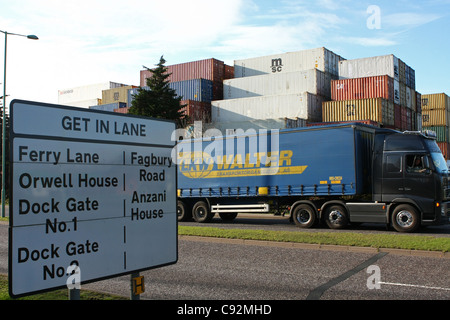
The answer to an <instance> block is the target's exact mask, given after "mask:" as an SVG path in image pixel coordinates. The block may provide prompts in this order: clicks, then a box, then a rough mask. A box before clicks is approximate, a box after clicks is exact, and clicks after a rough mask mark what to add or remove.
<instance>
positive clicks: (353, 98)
mask: <svg viewBox="0 0 450 320" xmlns="http://www.w3.org/2000/svg"><path fill="white" fill-rule="evenodd" d="M339 77H340V80H333V81H331V99H332V100H333V101H331V102H326V103H324V106H323V108H324V110H326V112H325V111H324V118H323V121H328V122H332V121H348V120H372V121H377V122H379V123H380V124H381V125H383V126H385V127H391V128H396V129H399V130H417V129H420V127H421V121H420V120H421V117H420V114H421V107H420V105H421V104H420V93H417V92H416V91H415V86H416V85H415V71H414V69H412V68H411V67H409V66H408V65H406V64H405V63H404V62H403V61H402V60H400V59H398V58H397V57H395V56H394V55H392V54H391V55H386V56H377V57H370V58H363V59H355V60H344V61H340V62H339ZM380 99H382V100H380ZM335 101H338V102H335ZM343 104H346V110H347V112H344V111H343V109H342V108H343ZM380 108H382V109H380ZM334 111H335V112H334Z"/></svg>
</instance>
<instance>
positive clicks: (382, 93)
mask: <svg viewBox="0 0 450 320" xmlns="http://www.w3.org/2000/svg"><path fill="white" fill-rule="evenodd" d="M369 98H384V99H387V100H389V101H394V79H393V78H391V77H389V76H388V75H384V76H373V77H364V78H352V79H342V80H332V81H331V99H332V100H337V101H342V100H353V99H369Z"/></svg>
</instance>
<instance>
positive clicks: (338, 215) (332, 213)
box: [324, 204, 348, 229]
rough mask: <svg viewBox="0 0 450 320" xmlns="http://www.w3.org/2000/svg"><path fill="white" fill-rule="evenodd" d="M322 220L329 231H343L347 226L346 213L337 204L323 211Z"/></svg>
mask: <svg viewBox="0 0 450 320" xmlns="http://www.w3.org/2000/svg"><path fill="white" fill-rule="evenodd" d="M324 219H325V223H326V224H327V226H328V227H329V228H330V229H343V228H344V227H346V226H347V224H348V218H347V211H346V210H345V208H344V207H343V206H341V205H338V204H335V205H332V206H329V207H328V208H327V209H326V210H325V216H324Z"/></svg>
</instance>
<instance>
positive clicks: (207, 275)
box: [0, 219, 450, 301]
mask: <svg viewBox="0 0 450 320" xmlns="http://www.w3.org/2000/svg"><path fill="white" fill-rule="evenodd" d="M279 220H280V221H278V223H280V222H281V220H282V219H279ZM241 222H242V221H239V220H237V221H236V222H235V224H234V225H239V224H240V223H241ZM214 224H217V225H218V224H219V222H213V225H214ZM266 224H269V225H272V223H271V222H267V221H266ZM280 224H282V225H283V223H280ZM244 225H245V224H244ZM247 225H248V224H247ZM253 226H256V225H253ZM265 227H266V226H265V225H264V224H262V225H259V228H265ZM272 227H273V225H272ZM284 227H287V228H289V227H290V226H289V225H285V226H283V228H284ZM316 230H318V232H319V231H320V228H318V229H316ZM7 231H8V227H7V225H5V224H3V225H0V243H1V244H0V254H1V262H0V272H1V273H7V272H8V271H7V252H8V249H7V243H8V242H7ZM370 232H371V231H370ZM377 232H382V231H381V230H380V231H377ZM385 232H386V231H385ZM440 234H441V235H442V236H447V234H446V233H445V232H443V233H440ZM355 250H356V249H355ZM178 251H179V259H178V263H177V264H175V265H171V266H167V267H164V268H160V269H154V270H148V271H145V272H142V273H141V275H143V276H144V277H145V286H146V291H145V293H144V294H142V295H141V299H143V300H144V299H145V300H178V301H186V300H187V301H191V300H218V301H229V300H251V301H261V300H263V301H269V300H305V299H307V300H318V299H320V300H442V301H445V300H449V299H450V259H448V258H436V257H422V256H404V255H398V254H394V253H389V254H386V253H382V254H379V253H377V252H375V251H370V250H362V251H360V252H359V251H349V250H345V251H342V250H340V249H339V248H337V249H336V250H335V249H333V248H326V249H321V250H313V249H306V248H301V247H295V246H291V247H289V246H286V244H273V245H270V246H268V245H265V244H264V245H262V244H259V242H249V243H246V244H244V243H243V242H242V241H241V242H236V241H229V240H214V239H205V238H193V237H180V240H179V247H178ZM370 266H372V267H370ZM373 266H375V269H369V270H370V273H368V268H369V267H370V268H374V267H373ZM377 270H378V271H377ZM377 275H379V277H378V279H379V280H380V281H381V282H380V283H379V284H380V286H379V288H378V289H377V288H374V289H369V287H368V282H369V286H371V287H373V286H374V284H376V282H375V281H374V279H376V278H377ZM129 283H130V277H129V276H123V277H118V278H114V279H110V280H104V281H99V282H95V283H90V284H84V285H83V286H82V288H85V289H88V288H89V289H94V290H98V291H104V292H109V293H115V294H119V295H123V296H126V297H128V296H129V292H130V284H129Z"/></svg>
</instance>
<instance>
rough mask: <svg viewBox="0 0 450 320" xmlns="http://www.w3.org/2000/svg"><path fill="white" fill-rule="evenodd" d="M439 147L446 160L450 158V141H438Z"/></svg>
mask: <svg viewBox="0 0 450 320" xmlns="http://www.w3.org/2000/svg"><path fill="white" fill-rule="evenodd" d="M437 144H438V146H439V149H441V152H442V155H443V156H444V158H445V160H449V151H450V149H449V143H448V142H437Z"/></svg>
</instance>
